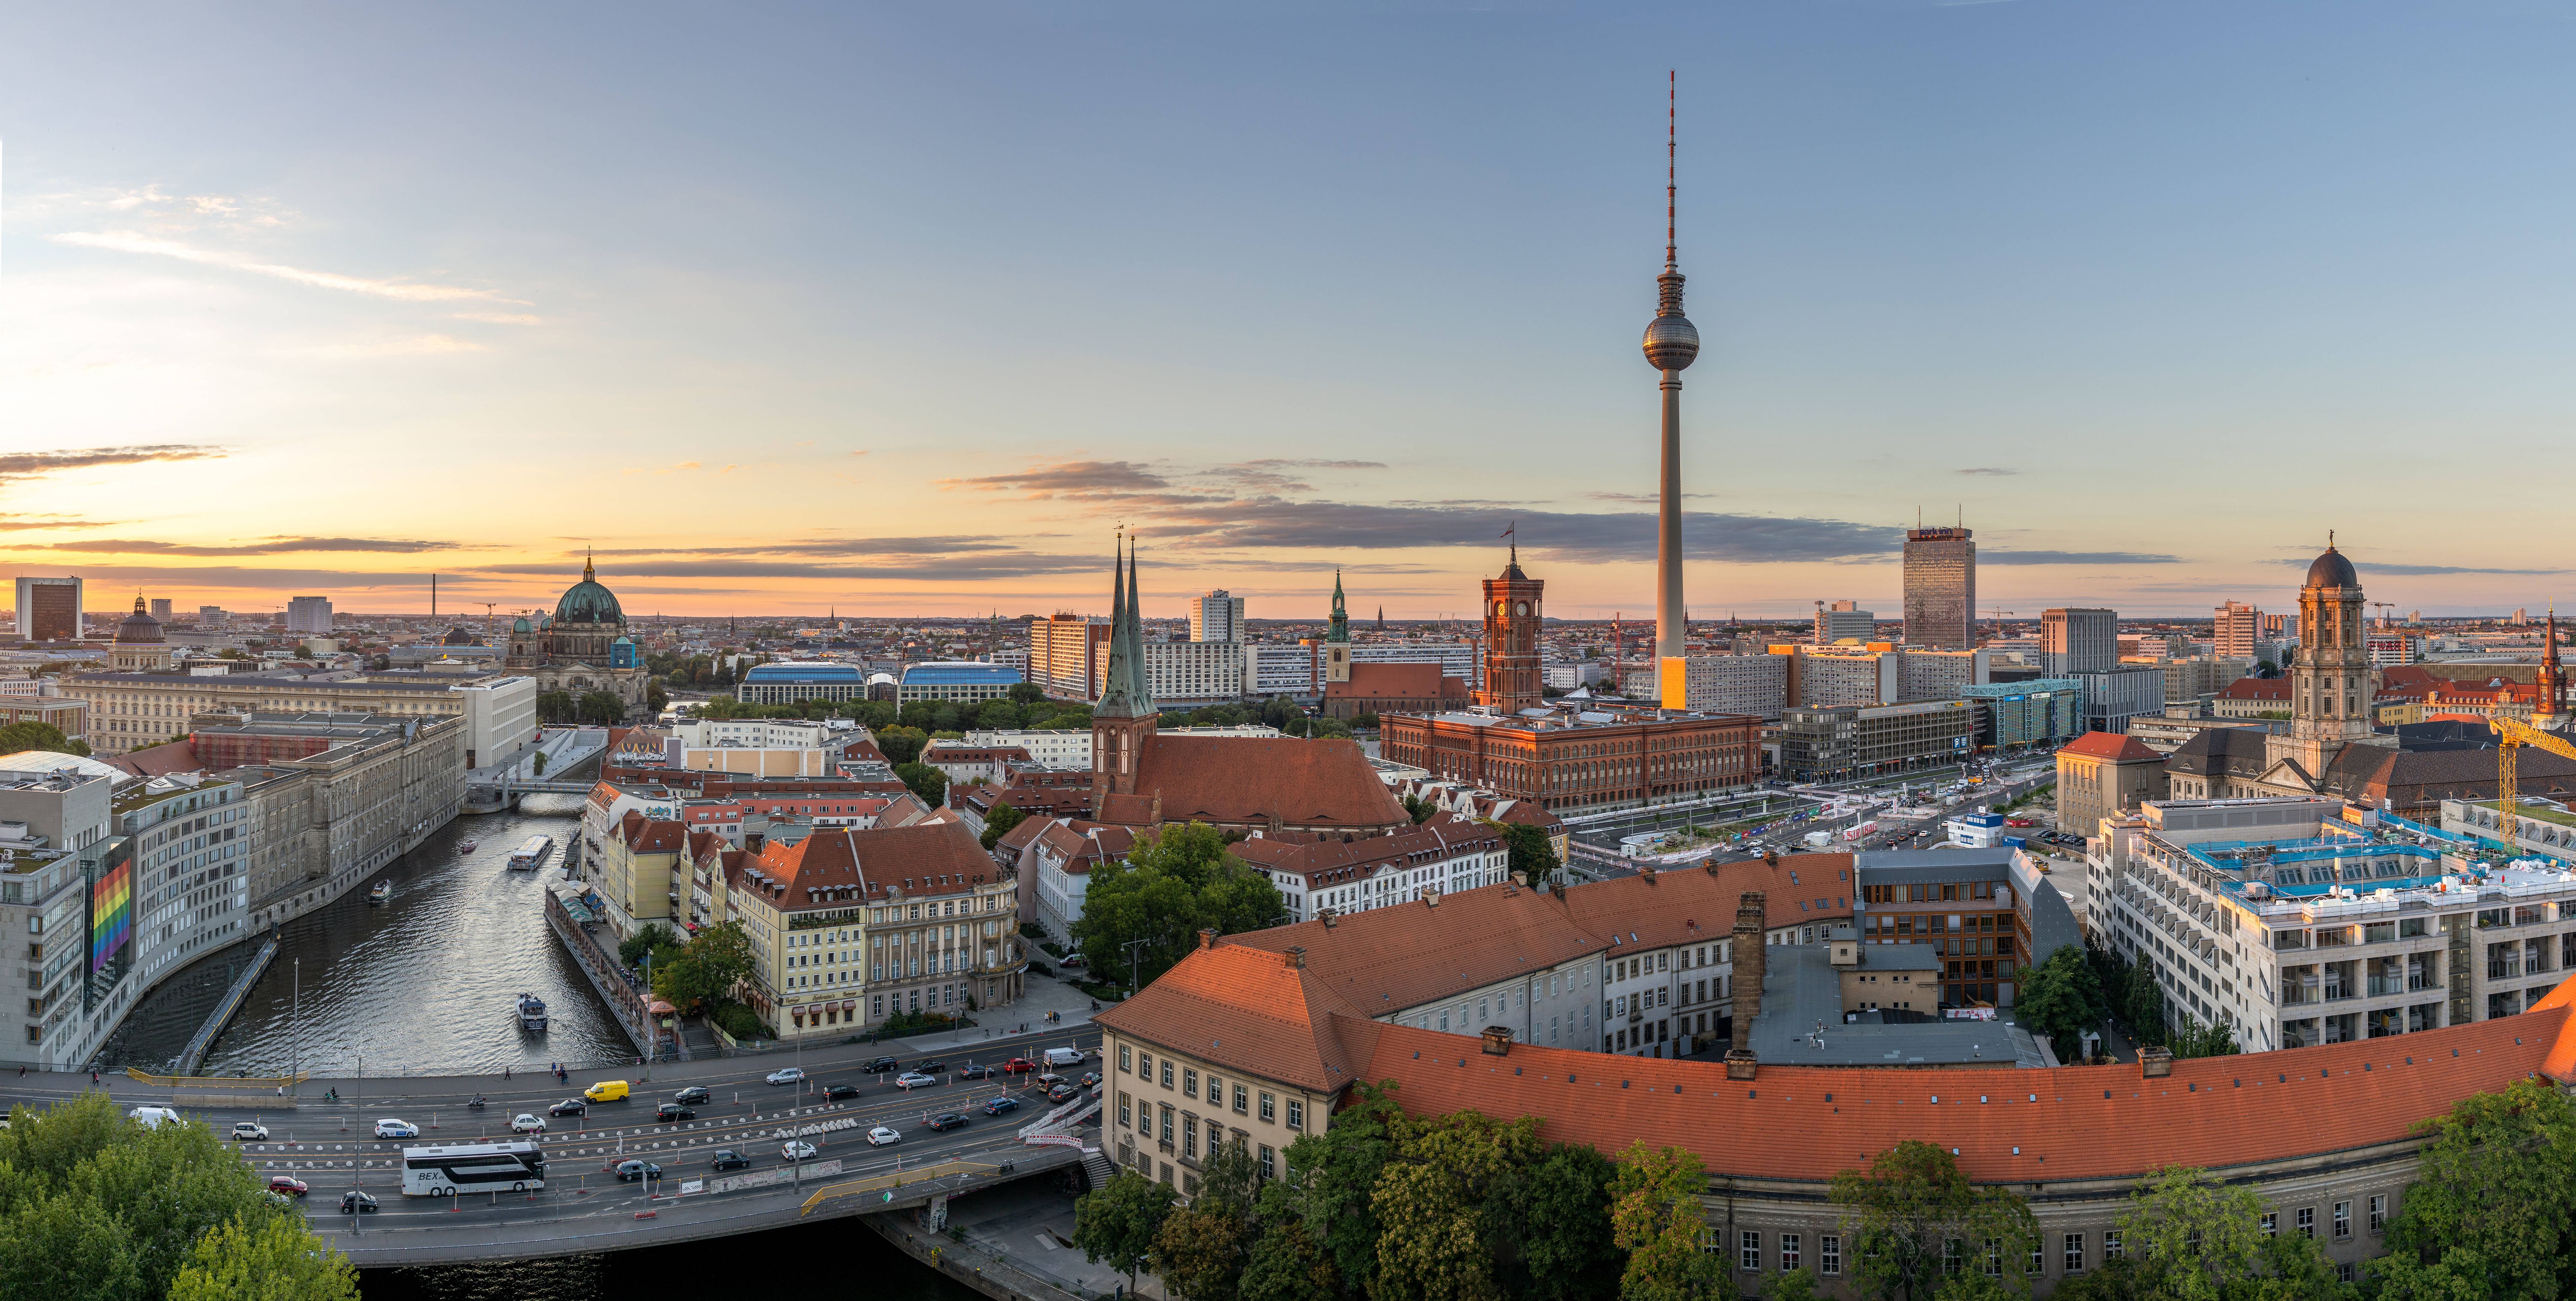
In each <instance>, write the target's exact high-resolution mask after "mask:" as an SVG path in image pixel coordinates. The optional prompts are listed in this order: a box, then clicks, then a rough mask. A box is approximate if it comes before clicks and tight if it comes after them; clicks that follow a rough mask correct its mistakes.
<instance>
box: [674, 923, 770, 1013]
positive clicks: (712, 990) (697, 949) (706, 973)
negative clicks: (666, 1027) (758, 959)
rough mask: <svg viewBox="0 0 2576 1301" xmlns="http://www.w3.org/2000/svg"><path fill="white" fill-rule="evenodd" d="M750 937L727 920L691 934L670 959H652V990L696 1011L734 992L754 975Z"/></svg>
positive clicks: (739, 925)
mask: <svg viewBox="0 0 2576 1301" xmlns="http://www.w3.org/2000/svg"><path fill="white" fill-rule="evenodd" d="M751 956H752V955H751V936H750V934H749V933H747V932H745V931H744V930H743V928H742V923H740V922H735V921H728V922H725V923H723V924H721V925H716V926H710V927H707V928H706V929H705V930H702V931H699V932H698V933H697V934H695V935H692V936H690V937H689V942H688V943H687V944H685V945H682V946H681V947H680V950H679V952H678V953H676V954H674V955H672V956H670V957H669V958H667V959H666V958H660V957H657V958H655V959H653V992H654V993H656V994H659V995H661V996H662V997H664V998H666V999H669V1000H670V1001H671V1005H672V1006H674V1007H677V1008H679V1009H680V1010H682V1011H684V1012H686V1011H694V1010H697V1009H698V1008H701V1007H704V1006H705V1005H707V1004H709V1003H713V1002H714V1001H716V1000H717V999H720V998H723V997H725V996H727V995H729V994H731V993H732V992H733V990H734V987H735V986H736V985H739V984H741V983H742V981H743V978H744V977H746V976H749V975H750V974H751Z"/></svg>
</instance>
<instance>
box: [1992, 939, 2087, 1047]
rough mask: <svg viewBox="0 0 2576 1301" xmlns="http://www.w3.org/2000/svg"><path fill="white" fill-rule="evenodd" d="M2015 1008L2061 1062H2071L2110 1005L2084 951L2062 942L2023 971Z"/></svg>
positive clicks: (2024, 1021)
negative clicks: (2053, 951) (2048, 1044)
mask: <svg viewBox="0 0 2576 1301" xmlns="http://www.w3.org/2000/svg"><path fill="white" fill-rule="evenodd" d="M2014 1010H2015V1011H2017V1012H2018V1013H2020V1015H2021V1019H2022V1021H2023V1023H2024V1024H2026V1025H2028V1026H2029V1027H2030V1028H2031V1029H2033V1030H2035V1031H2038V1032H2039V1033H2041V1034H2044V1035H2047V1036H2048V1038H2049V1042H2050V1043H2052V1044H2053V1045H2055V1046H2056V1049H2057V1059H2058V1060H2059V1061H2062V1062H2070V1063H2071V1062H2074V1061H2076V1060H2078V1059H2080V1058H2081V1057H2082V1056H2083V1055H2084V1041H2083V1033H2084V1031H2086V1030H2090V1029H2092V1028H2093V1027H2095V1026H2097V1025H2100V1024H2101V1023H2102V1017H2103V1015H2104V1014H2105V1012H2106V1011H2107V1010H2108V1008H2107V1006H2106V1004H2105V1002H2104V1000H2103V998H2102V985H2101V982H2100V981H2099V980H2098V979H2097V978H2096V977H2095V976H2094V974H2093V966H2092V964H2091V963H2090V962H2089V961H2087V960H2086V959H2085V956H2084V950H2083V949H2081V948H2079V947H2077V946H2075V945H2072V944H2061V945H2059V946H2058V948H2057V951H2056V952H2055V953H2051V954H2049V955H2048V958H2047V960H2046V961H2044V962H2041V963H2040V964H2039V965H2038V966H2035V967H2033V968H2031V969H2030V970H2029V971H2027V972H2025V973H2024V974H2023V976H2022V982H2021V997H2020V1000H2019V1001H2018V1002H2017V1003H2015V1005H2014Z"/></svg>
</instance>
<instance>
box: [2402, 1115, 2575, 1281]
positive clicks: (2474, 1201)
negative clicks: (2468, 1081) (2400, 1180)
mask: <svg viewBox="0 0 2576 1301" xmlns="http://www.w3.org/2000/svg"><path fill="white" fill-rule="evenodd" d="M2418 1128H2419V1132H2421V1133H2423V1134H2424V1135H2426V1137H2427V1138H2428V1139H2429V1140H2430V1141H2429V1142H2427V1143H2426V1144H2425V1145H2424V1149H2423V1152H2422V1153H2421V1154H2420V1155H2419V1156H2418V1157H2417V1158H2416V1170H2415V1174H2416V1177H2415V1182H2413V1183H2411V1184H2408V1185H2407V1187H2406V1195H2405V1196H2404V1197H2403V1198H2402V1199H2400V1203H2399V1211H2398V1215H2397V1218H2396V1220H2395V1221H2393V1222H2391V1223H2390V1225H2389V1226H2388V1247H2389V1251H2390V1253H2391V1255H2390V1261H2391V1262H2397V1261H2399V1260H2400V1258H2402V1259H2403V1262H2404V1263H2403V1264H2397V1265H2394V1266H2393V1267H2392V1269H2391V1270H2390V1271H2389V1272H2387V1273H2385V1274H2383V1275H2382V1278H2383V1280H2390V1279H2396V1278H2403V1279H2405V1280H2406V1283H2405V1286H2406V1288H2407V1289H2409V1290H2407V1291H2405V1292H2403V1293H2401V1295H2407V1296H2426V1297H2433V1296H2447V1295H2450V1293H2449V1292H2448V1291H2446V1290H2445V1289H2450V1288H2461V1289H2465V1288H2474V1289H2476V1291H2475V1295H2478V1296H2494V1297H2564V1296H2567V1295H2569V1294H2570V1292H2571V1291H2576V1286H2571V1285H2576V1262H2570V1261H2569V1260H2567V1259H2566V1253H2567V1247H2568V1242H2569V1235H2570V1225H2571V1220H2576V1106H2571V1105H2570V1104H2569V1102H2568V1100H2567V1096H2566V1095H2565V1094H2564V1093H2561V1092H2560V1091H2559V1090H2558V1089H2556V1088H2554V1087H2552V1086H2551V1085H2549V1084H2547V1083H2544V1082H2542V1081H2539V1080H2519V1081H2516V1082H2515V1083H2514V1084H2513V1085H2512V1086H2510V1087H2508V1088H2506V1089H2505V1090H2504V1091H2503V1092H2501V1093H2481V1094H2477V1095H2475V1096H2473V1097H2468V1098H2463V1099H2461V1100H2460V1101H2459V1102H2457V1103H2455V1104H2453V1105H2452V1107H2451V1110H2450V1112H2449V1114H2447V1115H2442V1116H2436V1117H2434V1118H2433V1119H2431V1120H2428V1121H2425V1122H2424V1123H2423V1124H2422V1125H2421V1126H2419V1127H2418ZM2373 1269H2374V1271H2376V1270H2377V1269H2378V1266H2377V1265H2374V1266H2373ZM2392 1286H2394V1284H2393V1283H2390V1282H2387V1281H2383V1283H2382V1287H2381V1295H2383V1296H2386V1295H2388V1294H2389V1289H2390V1288H2391V1287H2392ZM2464 1294H2465V1293H2464Z"/></svg>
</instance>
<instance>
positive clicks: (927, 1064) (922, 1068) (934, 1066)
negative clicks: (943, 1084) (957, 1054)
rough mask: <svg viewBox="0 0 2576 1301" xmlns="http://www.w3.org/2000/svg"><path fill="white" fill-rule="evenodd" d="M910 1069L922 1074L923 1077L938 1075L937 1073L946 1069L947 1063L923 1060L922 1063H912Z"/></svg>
mask: <svg viewBox="0 0 2576 1301" xmlns="http://www.w3.org/2000/svg"><path fill="white" fill-rule="evenodd" d="M912 1069H914V1070H916V1071H919V1072H920V1073H922V1074H924V1075H937V1074H938V1073H940V1072H941V1071H944V1070H947V1069H948V1063H946V1062H943V1061H938V1060H935V1059H929V1060H923V1061H917V1062H914V1063H913V1064H912Z"/></svg>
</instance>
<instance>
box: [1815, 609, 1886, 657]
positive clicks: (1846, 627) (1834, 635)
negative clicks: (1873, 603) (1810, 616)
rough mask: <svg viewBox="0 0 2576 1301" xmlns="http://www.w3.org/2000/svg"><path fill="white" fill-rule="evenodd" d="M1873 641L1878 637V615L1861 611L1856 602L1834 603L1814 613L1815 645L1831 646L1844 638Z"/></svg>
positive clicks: (1871, 611) (1874, 612)
mask: <svg viewBox="0 0 2576 1301" xmlns="http://www.w3.org/2000/svg"><path fill="white" fill-rule="evenodd" d="M1846 637H1848V638H1850V639H1852V640H1853V641H1860V642H1867V641H1874V640H1876V639H1877V637H1878V614H1877V612H1876V611H1873V610H1864V609H1861V608H1860V607H1859V605H1858V603H1857V602H1852V601H1836V602H1834V603H1833V604H1832V605H1830V606H1827V607H1825V608H1823V609H1820V610H1818V611H1816V644H1817V645H1819V646H1831V645H1833V644H1834V643H1835V642H1838V641H1841V640H1842V639H1844V638H1846Z"/></svg>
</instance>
